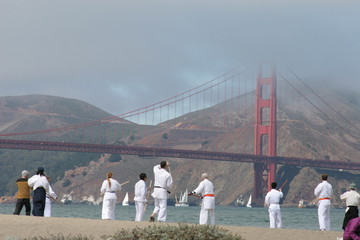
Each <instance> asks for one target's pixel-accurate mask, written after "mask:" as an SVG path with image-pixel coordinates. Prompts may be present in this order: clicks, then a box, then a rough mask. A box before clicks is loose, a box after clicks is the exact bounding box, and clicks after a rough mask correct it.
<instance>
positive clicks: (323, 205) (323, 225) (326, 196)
mask: <svg viewBox="0 0 360 240" xmlns="http://www.w3.org/2000/svg"><path fill="white" fill-rule="evenodd" d="M321 179H322V182H321V183H319V185H317V187H316V188H315V190H314V194H315V196H316V197H317V198H318V200H319V202H318V219H319V226H320V230H321V231H325V230H326V231H329V230H330V206H331V201H330V199H331V196H332V195H333V188H332V186H331V184H330V183H328V182H327V179H328V175H327V174H322V175H321Z"/></svg>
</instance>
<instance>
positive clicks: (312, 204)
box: [298, 199, 316, 208]
mask: <svg viewBox="0 0 360 240" xmlns="http://www.w3.org/2000/svg"><path fill="white" fill-rule="evenodd" d="M314 207H316V202H315V201H312V202H310V203H309V202H307V201H305V200H304V199H300V200H299V204H298V208H314Z"/></svg>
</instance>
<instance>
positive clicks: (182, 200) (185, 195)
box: [175, 189, 189, 207]
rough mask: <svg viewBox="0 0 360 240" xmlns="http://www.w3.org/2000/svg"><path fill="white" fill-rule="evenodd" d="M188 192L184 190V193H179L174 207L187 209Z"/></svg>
mask: <svg viewBox="0 0 360 240" xmlns="http://www.w3.org/2000/svg"><path fill="white" fill-rule="evenodd" d="M188 206H189V204H188V190H187V189H186V190H185V192H184V193H181V192H180V199H179V203H175V207H188Z"/></svg>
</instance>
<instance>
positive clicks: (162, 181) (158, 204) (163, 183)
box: [151, 165, 173, 222]
mask: <svg viewBox="0 0 360 240" xmlns="http://www.w3.org/2000/svg"><path fill="white" fill-rule="evenodd" d="M154 176H155V181H154V191H153V193H152V194H151V196H152V197H153V198H154V206H155V208H154V212H153V214H157V215H158V217H157V220H158V221H159V222H165V221H166V215H167V213H166V207H167V198H168V195H169V192H170V191H169V190H170V189H171V187H172V184H173V180H172V177H171V175H170V173H168V172H167V171H166V170H165V169H164V168H161V167H160V165H156V166H155V167H154Z"/></svg>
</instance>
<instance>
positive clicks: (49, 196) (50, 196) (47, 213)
mask: <svg viewBox="0 0 360 240" xmlns="http://www.w3.org/2000/svg"><path fill="white" fill-rule="evenodd" d="M46 178H47V180H48V181H49V182H50V181H51V178H50V177H49V176H46ZM56 198H57V195H56V193H55V192H54V190H53V189H52V187H51V185H50V184H49V192H48V193H46V200H45V210H44V217H51V202H52V200H51V199H56Z"/></svg>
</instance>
